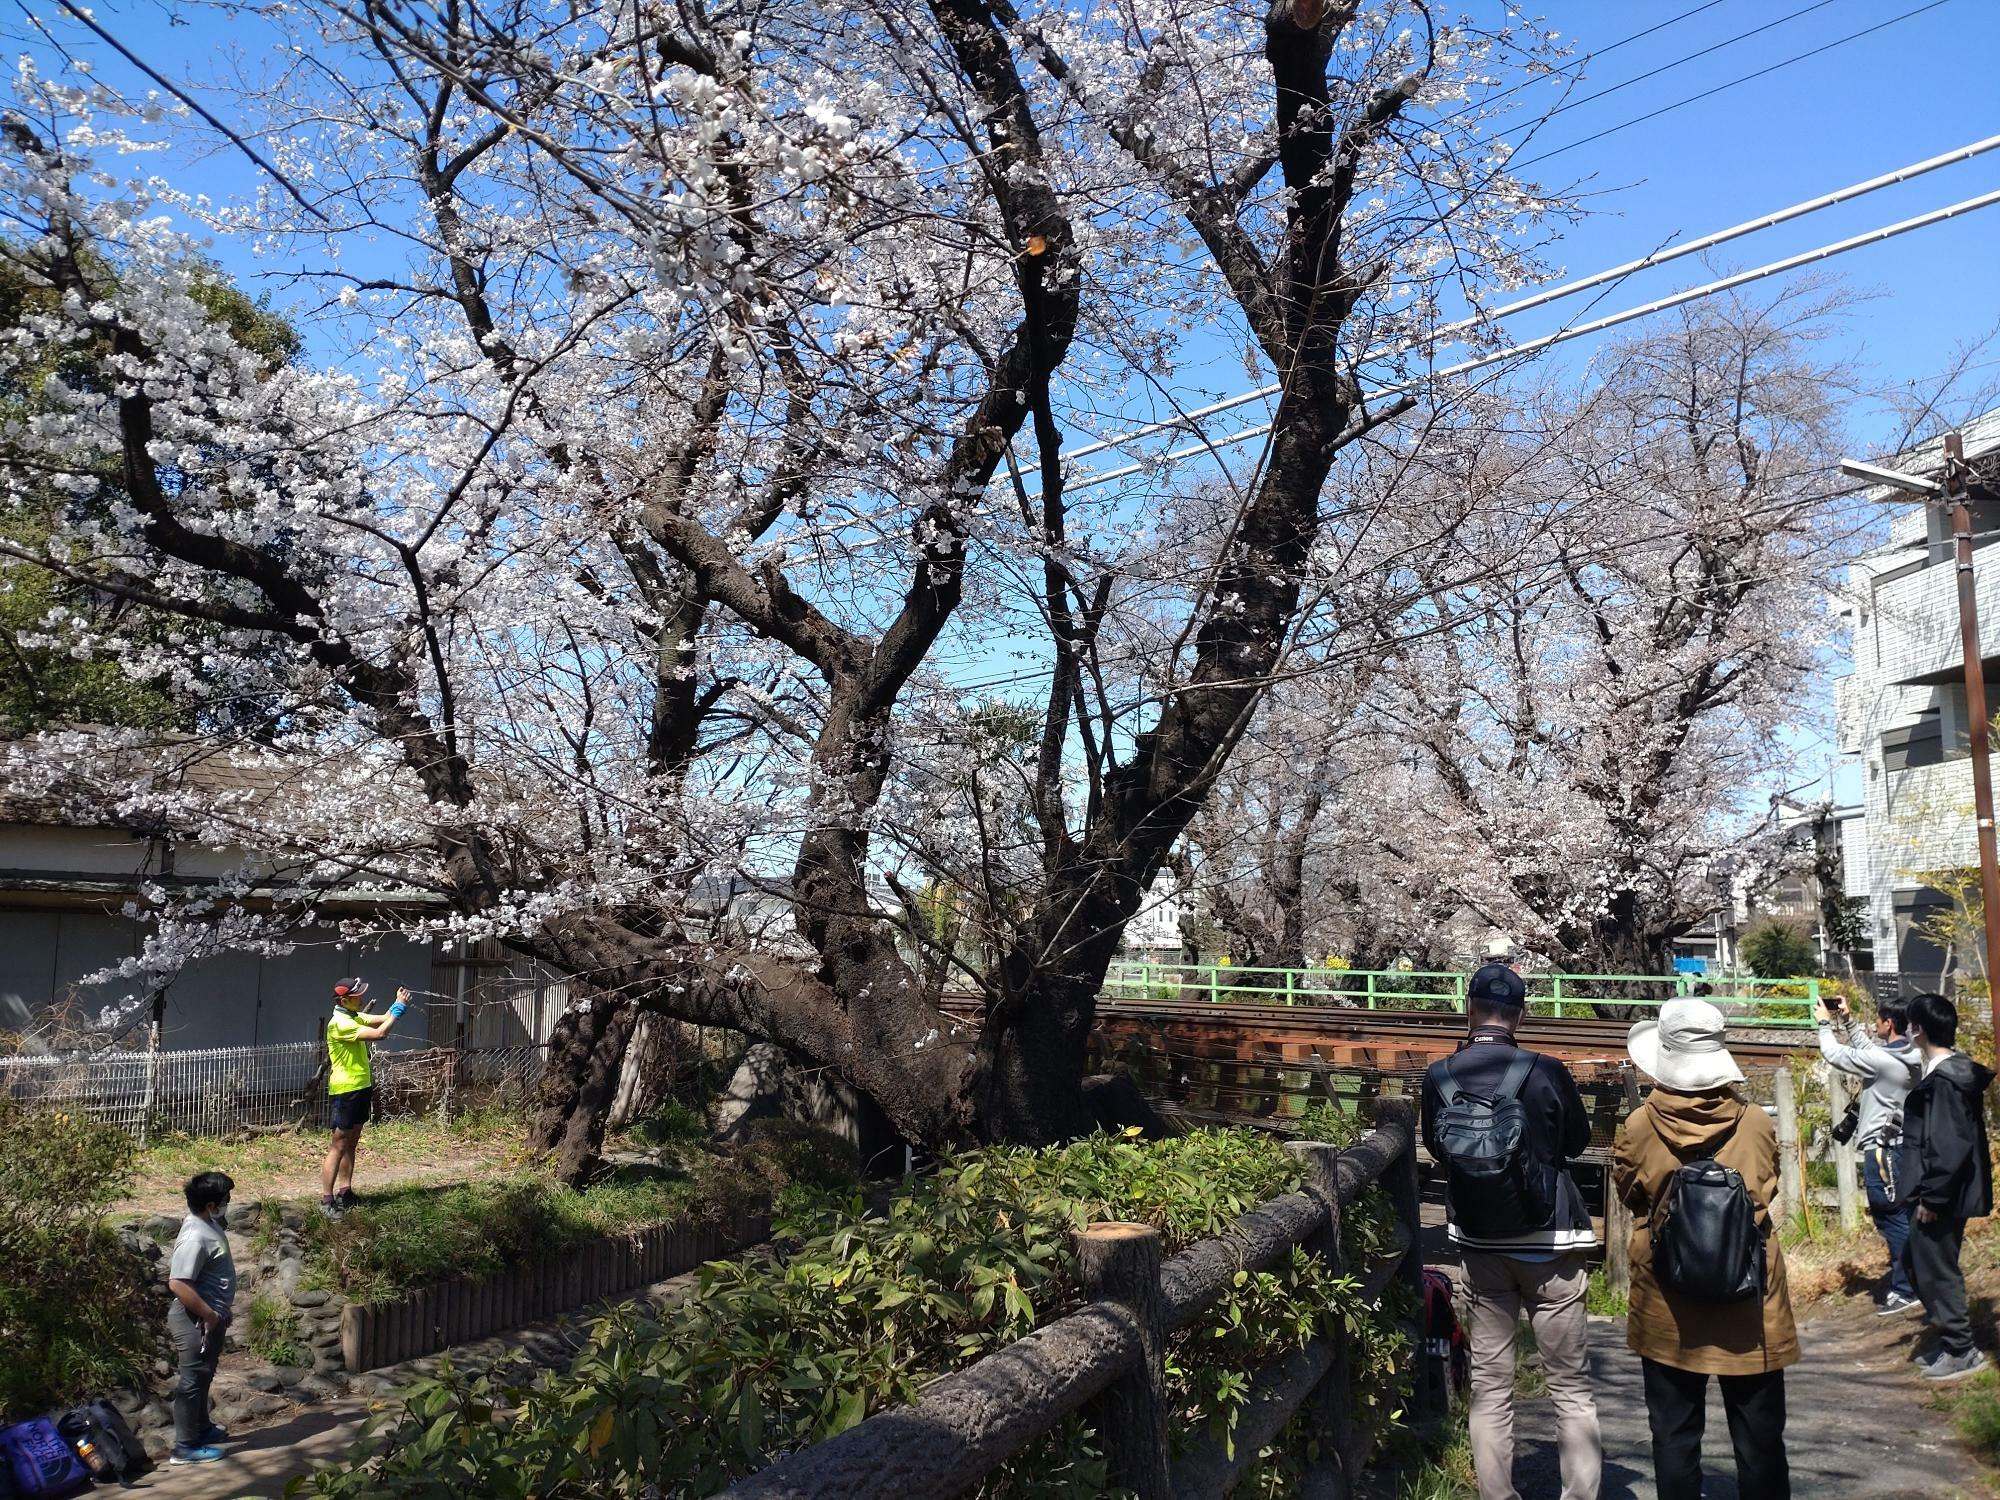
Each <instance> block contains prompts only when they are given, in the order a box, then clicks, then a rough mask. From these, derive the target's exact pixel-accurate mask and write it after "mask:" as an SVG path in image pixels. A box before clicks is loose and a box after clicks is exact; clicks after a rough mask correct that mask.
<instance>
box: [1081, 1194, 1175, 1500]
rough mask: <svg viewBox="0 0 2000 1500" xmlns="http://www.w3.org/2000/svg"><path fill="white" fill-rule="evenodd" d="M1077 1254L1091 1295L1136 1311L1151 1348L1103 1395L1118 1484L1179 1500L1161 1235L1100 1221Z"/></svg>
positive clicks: (1100, 1426)
mask: <svg viewBox="0 0 2000 1500" xmlns="http://www.w3.org/2000/svg"><path fill="white" fill-rule="evenodd" d="M1076 1253H1077V1276H1078V1279H1079V1280H1080V1281H1081V1282H1082V1284H1083V1291H1084V1295H1085V1296H1087V1297H1089V1298H1090V1300H1091V1301H1093V1302H1108V1303H1110V1304H1111V1305H1113V1306H1114V1307H1117V1308H1119V1309H1120V1310H1121V1311H1123V1312H1125V1313H1128V1314H1129V1315H1130V1316H1131V1319H1132V1323H1133V1326H1134V1327H1135V1328H1136V1329H1137V1330H1138V1333H1139V1347H1140V1348H1141V1350H1142V1351H1143V1357H1142V1358H1141V1360H1140V1362H1139V1367H1138V1369H1136V1370H1134V1371H1132V1372H1131V1373H1130V1374H1129V1375H1124V1376H1121V1377H1120V1378H1119V1379H1117V1380H1115V1381H1113V1382H1112V1383H1111V1385H1110V1386H1109V1387H1108V1388H1107V1389H1106V1390H1105V1392H1104V1394H1103V1395H1101V1396H1099V1397H1098V1398H1097V1404H1096V1411H1097V1435H1098V1438H1099V1440H1100V1441H1102V1442H1103V1444H1104V1457H1105V1460H1106V1462H1107V1463H1108V1464H1109V1466H1110V1473H1109V1475H1108V1477H1109V1479H1110V1482H1111V1485H1112V1487H1113V1488H1114V1489H1126V1490H1131V1491H1132V1492H1133V1493H1134V1494H1136V1495H1137V1496H1138V1497H1139V1500H1171V1496H1172V1494H1173V1482H1172V1479H1171V1477H1170V1476H1169V1473H1168V1468H1167V1373H1166V1349H1167V1335H1166V1328H1165V1325H1164V1323H1163V1322H1162V1314H1161V1307H1160V1232H1159V1230H1157V1229H1154V1228H1151V1227H1150V1226H1148V1225H1145V1224H1119V1223H1109V1224H1093V1225H1091V1226H1090V1227H1089V1228H1088V1229H1086V1230H1084V1231H1083V1232H1082V1233H1081V1234H1079V1235H1078V1236H1077V1237H1076Z"/></svg>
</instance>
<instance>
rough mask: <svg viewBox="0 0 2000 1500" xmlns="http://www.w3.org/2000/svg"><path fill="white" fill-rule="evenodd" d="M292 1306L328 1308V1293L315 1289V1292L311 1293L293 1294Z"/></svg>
mask: <svg viewBox="0 0 2000 1500" xmlns="http://www.w3.org/2000/svg"><path fill="white" fill-rule="evenodd" d="M292 1306H294V1307H324V1306H326V1293H325V1291H323V1290H321V1289H319V1288H315V1289H314V1290H312V1291H310V1292H293V1293H292Z"/></svg>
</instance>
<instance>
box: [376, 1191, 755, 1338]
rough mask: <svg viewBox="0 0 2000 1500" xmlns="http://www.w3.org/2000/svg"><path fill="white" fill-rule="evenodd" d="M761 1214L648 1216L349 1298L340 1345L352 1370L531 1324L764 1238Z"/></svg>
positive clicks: (677, 1274)
mask: <svg viewBox="0 0 2000 1500" xmlns="http://www.w3.org/2000/svg"><path fill="white" fill-rule="evenodd" d="M770 1232H771V1220H770V1216H769V1214H767V1213H762V1212H748V1211H746V1212H743V1213H739V1214H738V1215H736V1217H735V1218H734V1219H733V1220H732V1221H731V1222H730V1223H728V1224H720V1225H713V1224H681V1223H673V1224H654V1225H650V1226H648V1227H646V1228H643V1229H635V1230H631V1231H628V1232H626V1233H623V1234H614V1235H609V1236H606V1237H605V1238H603V1239H598V1240H592V1241H589V1242H588V1243H586V1244H582V1245H578V1246H576V1247H574V1248H573V1249H570V1250H565V1251H562V1252H560V1253H558V1254H555V1255H545V1256H537V1257H536V1258H534V1259H532V1260H527V1261H523V1262H521V1263H519V1264H517V1265H512V1266H509V1267H508V1268H507V1269H506V1270H504V1271H496V1272H494V1273H493V1274H492V1275H490V1276H462V1277H458V1278H456V1279H454V1280H451V1281H445V1282H439V1283H437V1284H435V1285H432V1286H426V1287H419V1288H418V1289H417V1290H415V1291H413V1292H407V1293H405V1294H404V1295H403V1296H400V1297H391V1298H387V1299H384V1300H382V1301H379V1302H350V1303H348V1304H347V1306H346V1307H345V1308H343V1309H342V1311H341V1315H340V1352H341V1357H342V1361H343V1363H345V1365H346V1366H347V1369H348V1371H349V1372H350V1373H352V1374H359V1373H360V1372H361V1371H363V1370H373V1369H378V1368H380V1367H381V1366H383V1365H395V1364H401V1363H402V1362H403V1361H405V1360H410V1359H420V1358H422V1357H423V1356H424V1355H426V1354H435V1353H437V1352H438V1351H439V1350H441V1349H449V1348H451V1347H452V1346H453V1345H455V1344H464V1343H469V1342H471V1341H472V1340H474V1339H481V1338H486V1337H488V1336H490V1335H492V1334H496V1333H505V1332H508V1331H510V1330H512V1329H515V1328H520V1327H523V1326H525V1325H527V1324H529V1323H538V1322H540V1321H542V1320H543V1319H545V1318H553V1317H555V1316H557V1315H558V1314H561V1313H566V1312H571V1311H574V1310H575V1309H577V1308H579V1307H587V1306H589V1305H590V1304H591V1303H593V1302H602V1301H604V1300H606V1299H607V1298H611V1297H616V1296H620V1295H622V1294H624V1293H627V1292H632V1291H636V1290H638V1289H639V1288H641V1287H646V1286H651V1285H652V1284H653V1283H654V1282H656V1281H665V1280H667V1279H668V1278H670V1277H674V1276H679V1275H681V1274H682V1273H683V1272H686V1271H692V1270H693V1269H694V1268H695V1267H696V1266H699V1265H701V1264H702V1263H703V1262H704V1261H711V1260H719V1259H721V1258H722V1257H723V1256H726V1255H732V1254H734V1253H735V1252H737V1251H738V1250H741V1249H743V1248H745V1247H746V1246H749V1245H753V1244H757V1243H759V1242H760V1241H762V1240H764V1239H766V1238H768V1237H769V1235H770Z"/></svg>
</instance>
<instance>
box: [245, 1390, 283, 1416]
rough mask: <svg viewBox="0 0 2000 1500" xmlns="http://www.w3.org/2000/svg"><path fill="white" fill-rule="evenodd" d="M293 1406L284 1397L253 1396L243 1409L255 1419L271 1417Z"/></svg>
mask: <svg viewBox="0 0 2000 1500" xmlns="http://www.w3.org/2000/svg"><path fill="white" fill-rule="evenodd" d="M289 1405H291V1403H290V1402H288V1401H287V1400H285V1398H284V1397H283V1396H268V1395H266V1396H252V1397H251V1398H250V1399H249V1400H248V1401H246V1402H245V1403H244V1404H243V1409H244V1410H245V1411H246V1412H248V1413H249V1414H250V1415H251V1416H253V1417H270V1416H275V1415H277V1413H279V1412H281V1411H283V1410H285V1408H286V1407H288V1406H289Z"/></svg>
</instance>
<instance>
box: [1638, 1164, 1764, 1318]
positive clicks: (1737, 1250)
mask: <svg viewBox="0 0 2000 1500" xmlns="http://www.w3.org/2000/svg"><path fill="white" fill-rule="evenodd" d="M1735 1130H1736V1127H1735V1125H1733V1124H1732V1125H1731V1126H1730V1127H1729V1129H1728V1130H1725V1131H1724V1132H1723V1133H1722V1134H1721V1135H1720V1136H1719V1137H1717V1139H1716V1141H1715V1144H1714V1145H1712V1146H1710V1147H1709V1148H1708V1150H1706V1151H1705V1152H1703V1153H1702V1154H1701V1155H1699V1156H1696V1157H1694V1158H1692V1159H1691V1160H1688V1161H1684V1162H1682V1163H1681V1164H1680V1165H1679V1166H1678V1167H1676V1168H1675V1169H1674V1171H1673V1175H1672V1176H1670V1177H1669V1178H1667V1186H1666V1191H1664V1192H1663V1193H1661V1194H1660V1201H1659V1202H1658V1203H1657V1204H1656V1205H1654V1208H1653V1279H1654V1280H1655V1281H1657V1282H1658V1283H1659V1284H1660V1285H1661V1286H1662V1287H1663V1288H1665V1289H1666V1290H1667V1291H1670V1292H1677V1293H1679V1294H1680V1295H1681V1296H1683V1297H1691V1298H1694V1299H1695V1300H1697V1301H1700V1302H1741V1301H1742V1300H1743V1299H1744V1298H1746V1297H1758V1296H1762V1295H1763V1292H1764V1234H1763V1231H1762V1230H1760V1229H1759V1228H1758V1227H1757V1205H1756V1204H1755V1203H1753V1202H1752V1201H1751V1198H1750V1190H1749V1189H1748V1188H1746V1187H1745V1186H1744V1185H1743V1178H1742V1175H1741V1174H1740V1173H1738V1172H1737V1170H1736V1169H1735V1168H1734V1167H1725V1166H1724V1165H1723V1164H1722V1163H1721V1162H1719V1161H1716V1160H1715V1153H1716V1152H1717V1151H1720V1150H1721V1149H1722V1147H1723V1145H1724V1144H1725V1143H1726V1142H1727V1141H1728V1140H1729V1137H1730V1136H1731V1135H1732V1134H1734V1133H1735Z"/></svg>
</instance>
